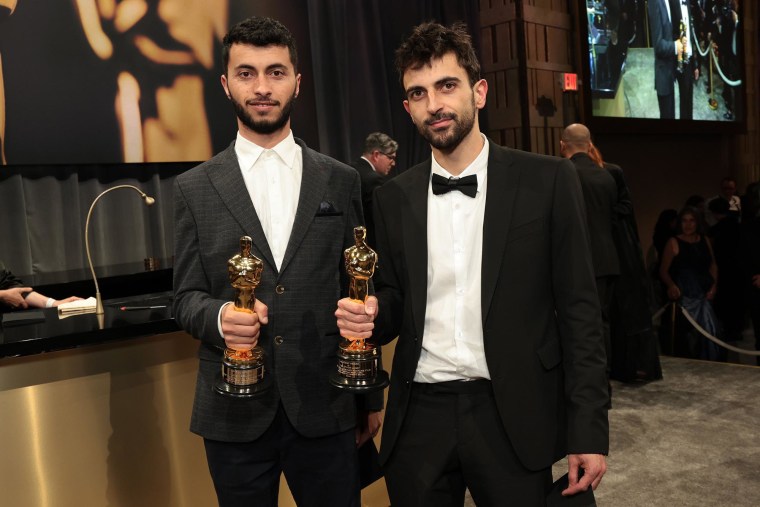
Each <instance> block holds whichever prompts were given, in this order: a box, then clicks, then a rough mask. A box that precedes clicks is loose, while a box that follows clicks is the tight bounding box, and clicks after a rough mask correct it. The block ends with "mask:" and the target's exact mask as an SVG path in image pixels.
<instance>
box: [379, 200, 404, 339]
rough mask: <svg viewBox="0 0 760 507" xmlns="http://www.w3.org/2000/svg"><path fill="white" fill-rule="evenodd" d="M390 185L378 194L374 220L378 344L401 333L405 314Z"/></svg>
mask: <svg viewBox="0 0 760 507" xmlns="http://www.w3.org/2000/svg"><path fill="white" fill-rule="evenodd" d="M390 190H391V186H390V185H384V186H382V187H379V188H378V189H377V190H376V191H375V199H374V201H375V202H374V206H373V218H374V220H375V242H376V243H377V252H378V264H379V269H377V270H376V271H375V278H374V280H375V289H376V293H375V295H376V296H377V299H378V313H377V316H376V318H375V337H376V339H377V340H378V342H379V343H382V344H387V343H390V342H391V341H393V340H394V339H395V338H396V337H397V336H398V334H399V331H400V324H401V315H402V312H403V296H402V287H401V282H400V276H399V274H400V272H399V267H398V266H396V264H395V262H398V261H399V260H398V259H394V256H393V255H392V254H391V243H390V235H389V231H388V229H387V227H388V224H390V223H391V221H389V218H390V219H391V220H392V212H393V211H394V209H395V208H394V207H393V206H392V203H390V202H389V201H390V199H388V198H386V196H388V195H389V194H390Z"/></svg>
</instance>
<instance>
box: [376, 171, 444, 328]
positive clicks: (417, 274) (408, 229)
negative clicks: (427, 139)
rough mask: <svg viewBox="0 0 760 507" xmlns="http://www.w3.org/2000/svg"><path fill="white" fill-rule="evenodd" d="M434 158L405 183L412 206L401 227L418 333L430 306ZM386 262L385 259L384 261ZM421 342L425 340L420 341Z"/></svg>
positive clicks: (407, 196) (409, 202)
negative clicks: (430, 205)
mask: <svg viewBox="0 0 760 507" xmlns="http://www.w3.org/2000/svg"><path fill="white" fill-rule="evenodd" d="M430 164H431V162H430V160H428V161H427V162H426V163H424V164H423V165H422V166H420V167H419V170H416V169H415V171H416V172H415V173H414V177H413V178H412V179H411V181H410V182H409V184H408V185H406V186H404V193H405V194H406V202H407V204H408V206H409V209H408V211H407V213H404V221H403V222H402V223H401V224H398V225H397V226H399V227H401V228H402V230H403V242H404V252H406V263H407V273H408V274H409V286H410V292H411V298H412V312H413V319H414V327H415V329H416V331H417V336H420V337H421V336H422V333H423V331H424V329H425V307H426V305H427V264H428V259H427V255H428V251H427V214H428V206H427V203H428V187H429V186H430ZM380 262H381V263H382V259H381V260H380ZM420 342H421V340H420Z"/></svg>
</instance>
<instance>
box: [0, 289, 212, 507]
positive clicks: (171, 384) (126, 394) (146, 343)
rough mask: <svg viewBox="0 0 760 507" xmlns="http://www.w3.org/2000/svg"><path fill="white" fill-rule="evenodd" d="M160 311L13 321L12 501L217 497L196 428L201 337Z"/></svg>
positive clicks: (1, 474) (186, 502)
mask: <svg viewBox="0 0 760 507" xmlns="http://www.w3.org/2000/svg"><path fill="white" fill-rule="evenodd" d="M106 304H108V302H106ZM134 304H139V303H137V302H135V303H134ZM160 310H162V311H161V312H159V311H158V310H150V311H148V310H139V311H132V312H123V311H121V310H118V308H117V306H113V305H112V306H110V307H109V306H107V307H106V315H105V319H104V326H103V329H100V326H99V324H98V321H97V319H96V316H95V315H94V314H89V315H79V316H74V317H69V318H66V319H63V320H60V321H59V320H58V319H57V315H56V313H55V310H54V309H50V310H44V312H45V316H46V321H45V322H44V323H42V324H28V325H21V326H14V327H7V328H4V329H3V338H2V339H1V340H0V421H1V422H0V449H1V450H2V452H0V505H3V506H5V505H8V506H30V507H48V506H51V507H52V506H55V507H59V506H64V507H65V506H72V507H82V506H113V507H117V506H136V505H140V506H205V505H215V504H216V496H215V495H214V491H213V486H212V484H211V480H210V477H209V474H208V470H207V467H206V459H205V455H204V451H203V442H202V440H201V438H200V437H198V436H196V435H193V434H192V433H190V431H189V430H188V426H189V421H190V411H191V407H192V400H193V392H194V388H195V375H196V371H197V367H198V364H197V363H198V360H197V357H196V354H197V348H198V342H197V341H196V340H194V339H192V338H191V337H190V336H189V335H187V334H186V333H184V332H180V331H178V330H177V327H176V324H174V320H173V318H172V316H171V304H170V303H169V305H168V306H167V308H166V309H160ZM151 312H153V313H151ZM35 337H36V338H35ZM19 354H21V356H20V357H18V355H19ZM9 356H17V357H9Z"/></svg>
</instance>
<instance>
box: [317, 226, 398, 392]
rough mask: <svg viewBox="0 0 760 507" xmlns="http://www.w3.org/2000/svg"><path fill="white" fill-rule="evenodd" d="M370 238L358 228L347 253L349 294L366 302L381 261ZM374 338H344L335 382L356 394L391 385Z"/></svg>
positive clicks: (331, 379)
mask: <svg viewBox="0 0 760 507" xmlns="http://www.w3.org/2000/svg"><path fill="white" fill-rule="evenodd" d="M366 237H367V229H366V228H364V227H362V226H359V227H354V240H355V242H356V243H355V244H354V246H352V247H350V248H347V249H346V250H345V252H343V255H344V258H345V266H346V273H347V274H348V277H349V286H348V297H349V298H350V299H351V300H353V301H356V302H358V303H362V304H364V303H365V302H366V300H367V296H368V295H369V280H370V278H372V275H373V274H374V272H375V266H376V264H377V253H376V252H375V251H374V250H372V249H371V248H370V247H369V246H367V243H366V242H365V239H366ZM371 340H372V339H371V338H369V339H348V338H344V337H341V339H340V343H339V345H338V367H337V371H336V372H335V373H333V374H332V375H331V376H330V382H331V383H332V385H334V386H335V387H338V388H341V389H345V390H347V391H350V392H355V393H361V392H369V391H374V390H376V389H382V388H384V387H385V386H387V385H388V373H387V372H386V371H384V370H383V369H382V367H381V366H380V357H381V349H380V347H378V346H376V345H375V344H374V343H372V341H371Z"/></svg>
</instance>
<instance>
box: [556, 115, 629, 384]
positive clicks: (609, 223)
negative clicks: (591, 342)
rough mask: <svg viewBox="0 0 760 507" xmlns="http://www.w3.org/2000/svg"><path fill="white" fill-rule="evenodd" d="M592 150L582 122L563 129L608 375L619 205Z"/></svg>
mask: <svg viewBox="0 0 760 507" xmlns="http://www.w3.org/2000/svg"><path fill="white" fill-rule="evenodd" d="M592 149H593V144H592V143H591V132H590V131H589V129H588V128H587V127H586V126H585V125H581V124H580V123H574V124H572V125H568V126H567V127H566V128H565V130H563V131H562V139H561V140H560V152H561V153H562V156H563V157H565V158H568V159H570V161H571V162H572V163H573V164H574V165H575V169H576V170H577V171H578V178H579V179H580V181H581V189H582V190H583V202H584V203H585V207H586V225H587V226H588V235H589V242H590V245H591V259H592V261H593V266H594V276H595V277H596V290H597V293H598V294H599V304H600V305H601V307H602V329H603V333H604V346H605V349H606V351H607V373H608V375H609V371H610V367H611V365H612V346H611V343H610V307H611V304H612V296H613V293H614V292H613V291H614V284H615V279H616V278H617V276H618V275H619V274H620V263H619V261H618V254H617V249H616V247H615V241H614V239H613V237H612V229H613V218H614V216H615V209H616V206H617V204H618V202H617V201H618V189H617V184H616V183H615V178H613V177H612V174H610V172H609V171H608V170H607V169H605V168H604V164H603V163H602V162H601V161H598V160H594V159H592V157H591V155H590V153H593V152H591V150H592ZM629 204H630V203H629ZM610 395H611V393H610Z"/></svg>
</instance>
